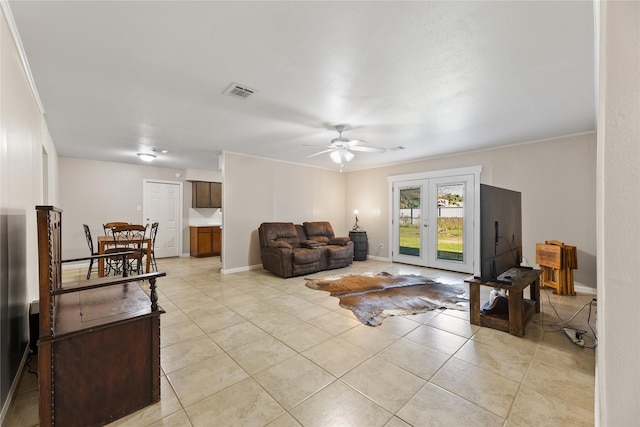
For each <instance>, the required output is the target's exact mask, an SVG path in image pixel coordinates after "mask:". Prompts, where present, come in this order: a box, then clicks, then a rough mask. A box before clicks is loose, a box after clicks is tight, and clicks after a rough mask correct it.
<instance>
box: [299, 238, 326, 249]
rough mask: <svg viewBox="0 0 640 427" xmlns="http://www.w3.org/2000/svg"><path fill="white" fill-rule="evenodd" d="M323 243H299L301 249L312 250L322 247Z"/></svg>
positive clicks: (304, 241)
mask: <svg viewBox="0 0 640 427" xmlns="http://www.w3.org/2000/svg"><path fill="white" fill-rule="evenodd" d="M322 245H323V243H320V242H316V241H315V240H302V241H301V242H300V246H301V247H303V248H308V249H313V248H317V247H319V246H322Z"/></svg>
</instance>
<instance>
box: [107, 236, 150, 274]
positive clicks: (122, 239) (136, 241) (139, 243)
mask: <svg viewBox="0 0 640 427" xmlns="http://www.w3.org/2000/svg"><path fill="white" fill-rule="evenodd" d="M111 232H112V234H113V237H114V248H115V249H117V250H118V251H122V250H133V251H134V252H133V253H132V254H129V255H127V257H126V259H125V262H126V265H124V266H123V271H124V269H126V270H127V273H131V272H134V271H135V272H136V273H138V274H140V273H141V272H142V258H143V257H144V255H145V254H146V248H145V247H144V239H145V235H146V233H147V227H146V226H145V225H137V224H127V225H116V226H114V227H112V228H111Z"/></svg>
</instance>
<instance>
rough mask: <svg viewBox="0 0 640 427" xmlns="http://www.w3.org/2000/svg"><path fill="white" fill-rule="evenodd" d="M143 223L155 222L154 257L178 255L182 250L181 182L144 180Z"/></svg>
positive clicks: (149, 224) (148, 224)
mask: <svg viewBox="0 0 640 427" xmlns="http://www.w3.org/2000/svg"><path fill="white" fill-rule="evenodd" d="M143 192H144V208H143V215H144V221H145V224H147V226H148V227H149V229H151V224H153V223H154V222H157V223H158V224H159V225H158V234H157V236H156V242H155V247H154V253H155V257H156V258H167V257H174V256H180V254H181V252H182V244H181V242H182V224H181V223H182V221H181V215H180V212H181V206H182V183H181V182H169V181H153V180H145V181H144V191H143Z"/></svg>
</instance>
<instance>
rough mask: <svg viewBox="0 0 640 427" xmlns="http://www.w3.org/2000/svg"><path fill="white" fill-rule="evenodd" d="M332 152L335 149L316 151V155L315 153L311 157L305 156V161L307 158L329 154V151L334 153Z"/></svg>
mask: <svg viewBox="0 0 640 427" xmlns="http://www.w3.org/2000/svg"><path fill="white" fill-rule="evenodd" d="M334 150H335V148H329V149H328V150H322V151H318V152H317V153H315V154H312V155H310V156H307V159H308V158H309V157H315V156H319V155H320V154H324V153H328V152H330V151H334Z"/></svg>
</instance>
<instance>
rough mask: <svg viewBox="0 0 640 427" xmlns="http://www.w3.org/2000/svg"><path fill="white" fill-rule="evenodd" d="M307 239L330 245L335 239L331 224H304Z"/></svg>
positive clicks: (320, 222) (321, 222) (323, 222)
mask: <svg viewBox="0 0 640 427" xmlns="http://www.w3.org/2000/svg"><path fill="white" fill-rule="evenodd" d="M302 226H303V227H304V231H305V233H306V235H307V239H309V240H315V241H316V242H320V243H325V244H326V243H329V240H331V239H333V238H334V237H335V234H334V233H333V227H331V223H330V222H327V221H314V222H304V223H302Z"/></svg>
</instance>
